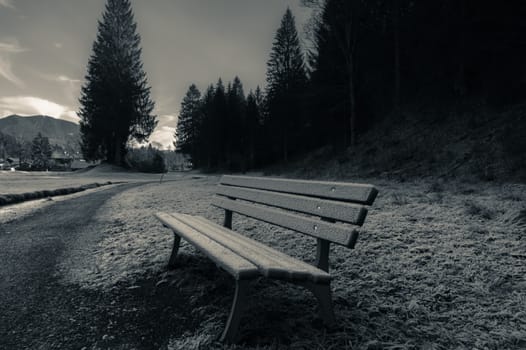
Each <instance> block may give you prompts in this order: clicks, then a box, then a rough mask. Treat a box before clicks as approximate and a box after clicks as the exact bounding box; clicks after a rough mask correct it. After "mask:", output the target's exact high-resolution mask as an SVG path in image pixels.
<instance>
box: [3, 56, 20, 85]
mask: <svg viewBox="0 0 526 350" xmlns="http://www.w3.org/2000/svg"><path fill="white" fill-rule="evenodd" d="M0 77H4V78H5V79H7V80H9V81H10V82H12V83H13V84H15V85H16V86H18V87H23V86H24V82H23V81H22V80H20V78H18V77H17V76H16V75H15V73H13V69H12V67H11V61H10V60H9V58H8V57H5V56H2V54H1V52H0Z"/></svg>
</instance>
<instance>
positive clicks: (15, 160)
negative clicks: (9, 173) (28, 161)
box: [4, 157, 20, 169]
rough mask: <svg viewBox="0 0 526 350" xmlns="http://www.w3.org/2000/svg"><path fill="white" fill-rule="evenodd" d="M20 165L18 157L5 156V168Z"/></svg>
mask: <svg viewBox="0 0 526 350" xmlns="http://www.w3.org/2000/svg"><path fill="white" fill-rule="evenodd" d="M19 166H20V158H13V157H7V158H6V163H5V164H4V167H5V168H7V169H11V168H17V167H19Z"/></svg>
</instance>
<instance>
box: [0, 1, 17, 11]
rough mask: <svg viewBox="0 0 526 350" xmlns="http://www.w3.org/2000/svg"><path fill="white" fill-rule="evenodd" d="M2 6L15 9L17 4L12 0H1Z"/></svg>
mask: <svg viewBox="0 0 526 350" xmlns="http://www.w3.org/2000/svg"><path fill="white" fill-rule="evenodd" d="M0 6H4V7H7V8H10V9H13V10H14V9H15V5H13V1H12V0H0Z"/></svg>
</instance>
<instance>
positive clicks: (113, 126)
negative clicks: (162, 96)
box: [79, 0, 157, 165]
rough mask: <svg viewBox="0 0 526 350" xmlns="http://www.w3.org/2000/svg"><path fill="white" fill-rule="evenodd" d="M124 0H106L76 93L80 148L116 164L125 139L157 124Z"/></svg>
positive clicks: (144, 135) (139, 135)
mask: <svg viewBox="0 0 526 350" xmlns="http://www.w3.org/2000/svg"><path fill="white" fill-rule="evenodd" d="M140 41H141V39H140V36H139V34H138V33H137V24H136V23H135V20H134V16H133V12H132V9H131V4H130V0H107V3H106V7H105V12H104V14H103V16H102V20H101V21H100V22H99V26H98V33H97V38H96V40H95V42H94V44H93V52H92V55H91V57H90V59H89V62H88V67H87V75H86V82H85V83H84V85H83V86H82V90H81V97H80V103H81V107H80V111H79V116H80V117H81V122H80V129H81V134H82V152H83V154H84V157H85V158H86V159H89V160H95V159H104V160H106V161H108V162H110V163H114V164H118V165H122V164H123V158H124V155H125V154H126V145H127V142H128V141H129V140H131V139H134V140H136V141H138V142H143V141H146V140H147V139H148V137H149V136H150V134H151V133H152V132H153V130H154V129H155V126H156V124H157V121H156V117H155V116H154V115H152V111H153V108H154V102H153V101H152V100H151V98H150V87H149V85H148V82H147V79H146V73H145V72H144V70H143V65H142V62H141V47H140Z"/></svg>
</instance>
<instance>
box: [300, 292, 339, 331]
mask: <svg viewBox="0 0 526 350" xmlns="http://www.w3.org/2000/svg"><path fill="white" fill-rule="evenodd" d="M304 286H305V287H306V288H308V289H309V290H310V291H311V292H312V294H314V296H315V297H316V299H318V305H319V310H318V312H319V315H320V318H321V319H322V320H323V322H324V323H325V325H327V326H329V327H330V326H333V325H334V324H335V323H336V320H335V317H334V310H333V308H332V296H331V285H330V284H316V283H306V284H304Z"/></svg>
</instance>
